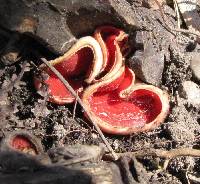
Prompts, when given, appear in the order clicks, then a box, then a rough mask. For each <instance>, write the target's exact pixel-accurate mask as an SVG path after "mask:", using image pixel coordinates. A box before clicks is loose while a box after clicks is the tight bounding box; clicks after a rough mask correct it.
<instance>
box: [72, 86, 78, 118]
mask: <svg viewBox="0 0 200 184" xmlns="http://www.w3.org/2000/svg"><path fill="white" fill-rule="evenodd" d="M77 97H78V90H77V91H76V99H75V103H74V109H73V116H72V119H73V120H74V118H75V114H76V106H77Z"/></svg>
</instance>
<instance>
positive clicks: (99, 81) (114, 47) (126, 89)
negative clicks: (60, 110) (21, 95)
mask: <svg viewBox="0 0 200 184" xmlns="http://www.w3.org/2000/svg"><path fill="white" fill-rule="evenodd" d="M94 38H95V39H96V40H95V39H94ZM94 38H92V37H84V38H81V39H80V40H79V41H78V42H77V43H76V44H75V45H74V46H73V47H72V48H71V49H70V50H69V51H68V52H67V53H66V54H65V55H64V56H62V57H59V58H57V59H55V60H53V61H50V64H52V65H53V66H54V67H55V68H56V69H57V70H58V71H59V72H60V73H61V74H62V75H63V76H64V78H65V79H66V80H67V81H68V82H69V83H70V84H71V85H72V87H73V88H74V89H75V90H77V89H80V88H81V89H83V84H84V83H85V84H87V87H86V88H85V89H84V90H83V92H82V94H81V98H82V101H83V103H84V105H85V107H86V108H87V109H88V110H89V111H90V115H91V116H93V118H94V119H95V120H96V122H97V123H98V125H99V127H100V128H101V129H102V130H103V131H105V132H108V133H112V134H122V135H126V134H131V133H136V132H143V131H148V130H150V129H153V128H155V127H157V126H158V125H159V124H160V123H162V122H163V121H164V119H165V117H166V116H167V113H168V110H169V99H168V95H167V94H166V93H165V92H163V91H162V90H161V89H159V88H157V87H154V86H152V85H146V84H142V83H136V82H135V75H134V73H133V71H132V70H130V69H129V68H128V67H126V66H125V64H124V62H123V60H124V59H123V55H124V54H126V53H125V51H126V49H127V38H128V36H127V34H125V33H124V32H123V31H122V30H120V29H117V28H114V27H111V26H103V27H100V28H97V30H96V31H95V34H94ZM40 68H41V69H43V70H44V71H45V72H46V73H48V75H49V78H48V79H47V80H46V81H44V82H45V83H46V84H47V85H48V86H49V90H50V95H51V97H50V99H49V101H51V102H54V103H57V104H64V103H70V102H73V101H74V97H73V96H72V95H71V94H70V93H69V91H68V90H67V89H66V88H65V86H64V85H63V84H62V82H61V81H60V80H59V79H58V78H57V77H56V76H55V74H54V73H52V72H51V71H50V70H49V69H48V68H47V67H45V66H43V65H42V66H41V67H40ZM74 77H78V78H79V80H77V81H76V80H74ZM78 78H77V79H78ZM83 78H84V80H83ZM72 79H73V80H72ZM35 84H36V88H38V87H39V84H40V81H38V79H36V82H35ZM75 84H78V85H75ZM85 86H86V85H85ZM79 95H80V94H79Z"/></svg>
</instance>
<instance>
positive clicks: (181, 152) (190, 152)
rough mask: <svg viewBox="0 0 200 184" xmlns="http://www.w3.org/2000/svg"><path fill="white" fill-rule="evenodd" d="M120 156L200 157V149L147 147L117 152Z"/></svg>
mask: <svg viewBox="0 0 200 184" xmlns="http://www.w3.org/2000/svg"><path fill="white" fill-rule="evenodd" d="M117 155H118V157H121V156H129V157H133V156H135V157H145V156H153V157H160V158H165V159H173V158H176V157H181V156H191V157H200V150H198V149H192V148H178V149H172V150H169V151H166V150H161V149H149V150H147V149H145V150H140V151H136V152H126V153H117ZM105 156H106V157H107V158H109V157H110V155H109V154H107V155H105Z"/></svg>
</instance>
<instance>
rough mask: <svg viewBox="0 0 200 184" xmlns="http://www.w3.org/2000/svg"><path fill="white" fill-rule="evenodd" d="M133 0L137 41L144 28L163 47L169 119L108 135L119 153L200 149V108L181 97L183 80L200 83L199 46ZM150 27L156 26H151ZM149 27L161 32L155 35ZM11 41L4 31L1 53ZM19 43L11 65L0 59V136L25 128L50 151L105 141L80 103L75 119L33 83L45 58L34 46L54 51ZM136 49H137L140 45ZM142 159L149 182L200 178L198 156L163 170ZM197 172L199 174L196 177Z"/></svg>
mask: <svg viewBox="0 0 200 184" xmlns="http://www.w3.org/2000/svg"><path fill="white" fill-rule="evenodd" d="M130 4H131V6H132V7H133V10H135V12H136V14H137V18H138V22H140V25H141V29H138V30H136V31H135V32H131V33H129V34H130V35H131V39H132V40H133V42H134V43H135V42H137V40H136V38H137V37H138V39H139V40H140V39H141V38H140V33H143V37H142V39H147V40H149V39H150V40H151V41H152V42H153V43H154V46H155V48H158V47H160V48H161V49H160V50H162V51H163V52H164V71H163V73H162V80H161V88H162V89H165V90H166V91H168V93H169V94H170V113H169V115H168V117H167V119H166V120H165V122H164V123H163V124H162V125H161V126H159V127H158V128H156V129H155V130H153V131H150V132H146V133H140V134H138V135H136V134H133V135H129V136H114V135H107V134H105V136H106V139H107V140H108V141H109V143H110V145H111V146H112V148H113V149H114V151H115V152H117V153H121V152H131V151H138V150H143V149H149V148H154V149H163V150H171V149H175V148H185V147H187V148H199V147H200V140H199V138H200V108H199V107H198V106H195V105H193V104H191V103H189V102H188V101H187V99H185V98H183V97H182V96H181V92H182V88H181V86H182V83H183V82H184V81H193V82H195V83H197V84H198V85H200V81H198V80H197V79H196V78H195V77H194V76H193V75H192V71H191V69H190V58H191V55H192V52H200V45H199V44H198V43H197V42H196V41H195V38H194V36H193V35H186V34H183V33H178V32H173V33H169V31H167V30H166V29H165V28H164V26H163V23H162V22H163V18H162V17H161V15H160V11H159V10H158V9H156V10H154V9H152V8H150V7H148V6H147V7H145V6H144V5H142V6H140V5H139V3H136V2H135V1H130ZM164 8H165V9H164V10H165V13H166V18H167V20H168V21H169V24H171V25H176V24H177V20H176V16H175V13H174V10H173V8H172V7H170V6H169V5H165V7H164ZM148 15H151V16H150V17H149V16H148ZM152 26H156V28H154V29H151V27H152ZM150 32H151V33H152V32H154V33H155V35H157V36H155V37H151V36H150V34H149V33H150ZM9 34H10V33H9ZM169 40H170V41H169ZM7 42H8V37H7V36H5V35H3V34H0V51H1V52H2V51H3V49H4V47H5V45H6V43H7ZM19 43H23V44H25V45H26V47H25V48H24V50H23V53H22V54H21V56H20V59H19V60H18V61H17V62H15V63H13V64H11V65H5V63H4V62H2V61H1V63H0V88H1V89H0V103H1V106H0V118H1V124H0V126H1V129H0V136H1V139H3V138H4V135H5V133H8V132H12V131H14V130H27V131H28V132H30V133H32V134H34V135H35V136H36V137H37V138H39V139H40V140H41V142H42V145H43V147H44V149H45V150H46V151H47V150H49V149H50V148H56V147H60V146H65V145H74V144H89V145H99V144H102V140H101V138H100V137H99V135H98V133H97V131H96V130H95V128H94V127H93V126H92V125H91V123H90V122H88V120H87V119H85V118H84V116H83V113H82V109H81V107H80V106H77V108H76V114H75V118H74V119H73V109H74V105H61V106H58V105H54V104H52V103H49V102H47V101H46V99H47V97H46V98H45V97H42V96H41V95H40V94H38V92H37V91H36V89H35V88H34V85H33V76H34V74H35V73H36V72H37V70H38V66H39V65H40V64H41V61H39V60H38V58H37V57H36V56H35V55H34V52H32V51H33V50H36V51H38V52H39V53H40V54H42V56H43V57H46V58H47V59H50V58H55V57H56V55H54V54H53V53H51V52H50V51H48V50H47V49H45V47H43V46H41V45H40V44H39V43H37V41H35V40H34V39H32V38H27V37H26V36H24V37H22V38H21V39H20V41H19ZM132 49H133V53H134V52H135V50H137V49H139V48H135V47H133V48H132ZM154 52H159V50H158V49H157V50H156V51H154ZM130 57H131V56H129V58H130ZM128 61H129V59H127V62H128ZM44 93H45V91H44ZM43 95H44V94H43ZM44 96H45V95H44ZM139 162H140V163H142V165H143V167H144V168H145V170H146V173H147V176H148V177H147V178H148V179H147V183H189V182H190V183H195V181H196V183H198V182H197V181H198V179H199V178H198V177H200V176H198V173H199V172H200V167H199V163H200V160H199V158H193V157H179V158H175V159H172V160H171V161H170V162H169V163H168V166H167V168H166V170H163V164H164V159H160V158H157V159H155V158H153V157H144V158H141V159H139ZM193 177H195V178H196V179H195V180H194V179H192V178H193ZM199 180H200V179H199Z"/></svg>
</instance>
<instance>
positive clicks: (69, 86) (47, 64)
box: [41, 58, 118, 160]
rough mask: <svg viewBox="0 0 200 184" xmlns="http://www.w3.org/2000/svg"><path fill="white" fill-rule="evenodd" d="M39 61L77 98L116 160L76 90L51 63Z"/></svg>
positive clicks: (114, 154) (113, 153) (116, 158)
mask: <svg viewBox="0 0 200 184" xmlns="http://www.w3.org/2000/svg"><path fill="white" fill-rule="evenodd" d="M41 61H42V62H43V63H44V64H45V65H46V66H48V67H49V68H50V69H51V71H52V72H54V74H55V75H56V76H57V77H58V78H59V79H60V80H61V82H62V83H63V84H64V85H65V87H66V88H67V89H68V90H69V91H70V93H71V94H72V95H73V96H74V97H76V98H77V102H78V103H79V104H80V105H81V107H82V108H83V110H84V111H85V112H86V114H87V116H88V118H89V120H90V121H91V122H92V124H93V125H94V127H95V128H96V130H97V131H98V133H99V135H100V137H101V139H102V140H103V142H104V143H105V145H106V146H107V148H108V150H109V151H110V153H111V155H112V157H113V159H114V160H118V156H117V154H116V153H115V152H114V150H113V149H112V147H111V146H110V144H109V143H108V141H107V140H106V138H105V136H104V134H103V133H102V131H101V129H100V128H99V126H98V125H97V123H96V121H95V119H94V118H93V117H92V116H91V114H90V112H89V111H88V110H87V108H86V107H85V105H84V104H83V102H82V100H81V99H80V97H79V96H77V95H76V91H74V89H73V88H72V87H71V85H70V84H69V83H68V82H67V81H66V80H65V79H64V77H63V76H62V75H61V74H60V73H59V71H58V70H56V69H55V67H53V66H52V65H50V64H49V63H48V61H47V60H46V59H45V58H41Z"/></svg>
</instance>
